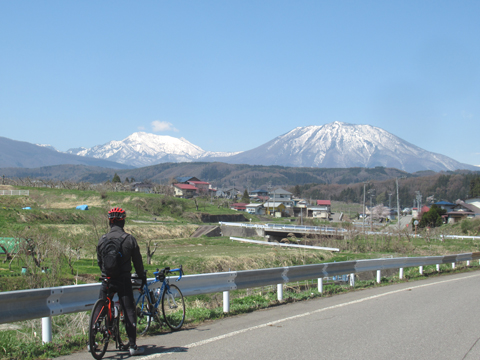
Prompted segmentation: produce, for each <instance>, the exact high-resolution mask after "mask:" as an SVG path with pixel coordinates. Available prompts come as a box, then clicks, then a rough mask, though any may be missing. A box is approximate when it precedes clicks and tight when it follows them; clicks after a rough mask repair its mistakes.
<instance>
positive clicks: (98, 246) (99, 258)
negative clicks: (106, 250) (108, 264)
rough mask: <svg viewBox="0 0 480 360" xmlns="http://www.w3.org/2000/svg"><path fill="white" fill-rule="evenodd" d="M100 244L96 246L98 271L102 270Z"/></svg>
mask: <svg viewBox="0 0 480 360" xmlns="http://www.w3.org/2000/svg"><path fill="white" fill-rule="evenodd" d="M99 250H100V242H99V243H98V245H97V264H98V267H99V268H100V270H102V257H101V256H100V251H99Z"/></svg>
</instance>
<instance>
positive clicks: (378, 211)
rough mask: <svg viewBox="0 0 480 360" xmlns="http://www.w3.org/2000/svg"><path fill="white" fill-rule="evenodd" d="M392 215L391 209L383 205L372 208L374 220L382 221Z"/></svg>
mask: <svg viewBox="0 0 480 360" xmlns="http://www.w3.org/2000/svg"><path fill="white" fill-rule="evenodd" d="M388 215H390V208H388V207H387V206H383V204H378V205H377V206H375V207H374V208H372V218H373V219H382V218H386V217H387V216H388Z"/></svg>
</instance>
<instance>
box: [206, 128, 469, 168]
mask: <svg viewBox="0 0 480 360" xmlns="http://www.w3.org/2000/svg"><path fill="white" fill-rule="evenodd" d="M211 160H212V161H213V160H215V159H211ZM216 160H219V161H225V162H228V163H236V164H250V165H282V166H294V167H320V168H348V167H368V168H372V167H376V166H384V167H393V168H397V169H401V170H404V171H408V172H415V171H419V170H434V171H445V170H456V169H472V168H473V167H472V166H471V165H466V164H461V163H459V162H457V161H455V160H453V159H451V158H449V157H447V156H444V155H440V154H436V153H432V152H428V151H426V150H423V149H421V148H419V147H418V146H415V145H412V144H410V143H409V142H407V141H404V140H402V139H400V138H399V137H397V136H395V135H393V134H391V133H389V132H387V131H385V130H383V129H380V128H378V127H375V126H371V125H353V124H348V123H344V122H339V121H336V122H333V123H330V124H326V125H322V126H306V127H297V128H295V129H293V130H291V131H289V132H288V133H286V134H283V135H281V136H278V137H276V138H275V139H273V140H271V141H269V142H267V143H266V144H264V145H262V146H259V147H257V148H255V149H252V150H249V151H245V152H243V153H240V154H238V155H234V156H231V157H229V158H225V159H221V160H220V159H216Z"/></svg>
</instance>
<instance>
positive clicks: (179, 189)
mask: <svg viewBox="0 0 480 360" xmlns="http://www.w3.org/2000/svg"><path fill="white" fill-rule="evenodd" d="M173 190H174V192H175V194H174V195H175V197H181V198H184V199H189V198H192V197H193V196H194V195H196V194H197V188H196V187H195V186H193V185H190V184H173Z"/></svg>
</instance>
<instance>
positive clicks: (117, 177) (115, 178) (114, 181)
mask: <svg viewBox="0 0 480 360" xmlns="http://www.w3.org/2000/svg"><path fill="white" fill-rule="evenodd" d="M121 182H122V180H120V176H118V174H117V173H115V175H113V179H112V183H121Z"/></svg>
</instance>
